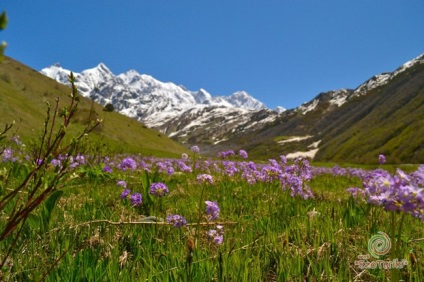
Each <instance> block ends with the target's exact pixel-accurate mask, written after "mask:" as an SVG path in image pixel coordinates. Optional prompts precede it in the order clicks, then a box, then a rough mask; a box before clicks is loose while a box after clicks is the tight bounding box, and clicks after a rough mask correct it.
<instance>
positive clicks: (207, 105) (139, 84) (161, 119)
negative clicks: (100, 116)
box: [41, 63, 284, 142]
mask: <svg viewBox="0 0 424 282" xmlns="http://www.w3.org/2000/svg"><path fill="white" fill-rule="evenodd" d="M41 73H42V74H44V75H46V76H48V77H50V78H52V79H55V80H56V81H58V82H60V83H63V84H69V82H68V76H69V74H70V70H67V69H64V68H62V67H61V66H60V65H58V64H55V65H52V66H50V67H48V68H44V69H42V70H41ZM74 77H75V84H76V86H77V88H78V90H79V91H80V93H81V95H82V96H84V97H89V98H91V99H93V100H94V101H96V102H98V103H99V104H101V105H103V106H104V105H106V104H109V103H110V104H112V105H113V106H114V108H115V110H116V111H118V112H120V113H121V114H124V115H127V116H129V117H131V118H134V119H137V120H138V121H140V122H143V123H145V124H146V125H147V126H149V127H153V128H156V129H159V130H160V131H162V132H163V133H166V134H168V135H169V136H173V137H174V138H176V139H179V137H182V138H183V137H187V138H189V137H190V136H189V135H190V132H192V131H193V130H194V128H196V129H199V127H204V128H205V130H206V131H207V130H208V129H209V128H211V127H214V126H218V127H221V128H220V129H219V130H214V134H215V135H213V134H212V133H210V134H212V135H210V136H208V138H209V139H208V140H209V141H210V142H220V141H221V140H222V139H225V138H227V137H226V136H227V135H228V134H230V133H231V130H233V129H234V127H237V126H239V125H241V124H244V125H245V124H247V123H248V122H250V121H252V122H253V120H252V119H251V117H252V116H253V115H255V113H257V112H262V111H265V112H267V113H269V115H263V116H262V115H261V117H262V119H263V122H269V121H270V120H274V119H275V118H276V116H277V115H278V112H277V111H271V110H269V109H267V107H266V106H265V105H264V104H263V103H262V102H260V101H259V100H257V99H255V98H253V97H252V96H250V95H249V94H248V93H247V92H245V91H238V92H235V93H233V94H232V95H230V96H217V97H213V96H212V95H211V94H210V93H208V92H207V91H206V90H204V89H199V90H198V91H189V90H187V89H186V88H185V87H184V86H181V85H176V84H174V83H172V82H161V81H159V80H157V79H155V78H154V77H152V76H150V75H146V74H139V73H138V72H137V71H135V70H129V71H127V72H125V73H122V74H119V75H114V74H113V73H112V72H111V71H110V69H109V68H108V67H107V66H106V65H105V64H103V63H100V64H99V65H97V66H96V67H94V68H92V69H87V70H84V71H82V72H81V73H74ZM278 111H279V112H281V111H284V108H279V109H278ZM215 115H216V116H215ZM218 121H219V122H218ZM262 124H263V123H262V122H261V120H255V122H254V124H253V125H251V126H252V127H254V128H258V127H260V126H261V125H262ZM230 125H231V126H230ZM245 127H246V126H243V128H245ZM246 128H247V127H246ZM201 129H202V128H200V129H199V131H201ZM200 135H201V134H200ZM200 135H199V136H200ZM199 138H200V139H202V138H203V137H199ZM183 139H185V138H183ZM184 141H185V140H182V142H184Z"/></svg>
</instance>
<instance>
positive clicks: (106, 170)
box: [102, 165, 112, 173]
mask: <svg viewBox="0 0 424 282" xmlns="http://www.w3.org/2000/svg"><path fill="white" fill-rule="evenodd" d="M102 171H103V172H107V173H112V169H111V168H110V167H109V166H107V165H105V166H104V167H103V169H102Z"/></svg>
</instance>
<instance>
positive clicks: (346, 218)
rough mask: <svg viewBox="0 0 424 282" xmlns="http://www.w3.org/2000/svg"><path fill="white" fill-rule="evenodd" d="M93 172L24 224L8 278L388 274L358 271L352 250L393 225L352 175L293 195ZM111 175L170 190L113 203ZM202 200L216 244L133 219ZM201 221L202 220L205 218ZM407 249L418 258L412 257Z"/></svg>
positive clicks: (193, 206) (407, 236) (323, 178)
mask: <svg viewBox="0 0 424 282" xmlns="http://www.w3.org/2000/svg"><path fill="white" fill-rule="evenodd" d="M96 170H97V168H96V167H92V168H86V173H84V174H81V170H80V174H79V175H81V177H79V178H75V179H74V180H72V181H70V182H67V184H66V186H65V187H64V188H63V189H62V191H63V195H61V197H60V198H59V199H58V201H57V206H56V207H55V208H54V209H53V210H52V213H51V219H50V221H49V223H48V224H47V225H46V223H45V218H43V217H42V216H41V215H42V209H38V210H37V211H36V213H35V214H34V216H32V217H31V218H30V219H29V220H28V221H27V223H26V228H25V229H24V236H23V238H22V240H21V241H19V246H18V247H17V248H16V249H15V252H14V253H13V256H12V257H11V260H10V263H9V264H7V267H5V268H4V269H3V270H2V271H3V273H4V275H8V276H6V278H7V277H9V278H10V279H11V280H12V281H13V280H18V281H32V280H38V279H40V278H41V277H42V276H43V274H44V273H48V275H47V276H46V278H45V279H46V281H118V280H119V281H146V280H148V281H190V280H191V281H304V280H305V279H306V280H308V281H353V280H355V279H360V280H362V281H382V280H387V279H388V277H390V272H389V271H387V270H366V271H364V272H361V270H360V269H358V268H355V261H357V260H358V256H359V255H366V254H368V249H367V243H368V240H369V239H370V237H371V236H372V235H373V234H375V233H376V232H377V231H383V232H386V233H389V230H388V226H389V224H388V223H389V222H390V215H389V213H387V212H385V211H383V210H380V209H377V208H370V206H368V205H366V204H364V203H359V202H358V203H355V202H354V201H352V199H351V198H349V196H348V194H347V193H346V191H345V190H346V188H348V187H352V186H360V185H361V181H360V180H359V179H357V178H350V177H347V176H333V175H320V176H316V177H314V178H313V179H312V181H311V182H310V186H311V188H312V190H313V191H314V193H315V195H316V197H315V198H314V199H309V200H303V199H300V198H293V197H291V196H290V195H289V194H288V193H287V192H285V191H282V189H281V188H280V187H279V185H278V184H277V183H269V184H266V183H258V184H255V185H253V186H250V185H248V184H246V183H245V182H244V181H241V179H240V178H239V177H232V178H229V177H227V176H220V175H217V174H214V180H215V183H214V184H213V185H209V184H198V183H197V180H196V174H190V173H189V174H176V175H173V176H168V175H166V174H157V173H151V174H145V173H143V172H140V171H136V172H131V173H121V172H115V173H114V174H113V175H109V176H108V177H107V178H102V177H100V176H99V175H98V174H97V175H96V174H93V173H89V172H90V171H92V172H94V171H96ZM95 175H96V176H95ZM101 175H103V174H101ZM146 176H149V179H147V178H146ZM118 179H126V180H127V182H128V188H129V189H131V190H132V191H134V192H142V193H143V197H144V198H145V201H147V196H148V195H147V193H144V192H145V190H146V189H145V188H146V186H147V187H148V183H149V181H154V182H159V181H160V182H164V183H166V184H167V185H168V187H169V189H170V194H169V195H167V196H166V197H165V198H163V199H161V200H162V202H160V201H158V199H153V202H152V205H151V206H150V207H149V208H148V210H147V211H146V209H145V207H144V208H143V207H141V208H136V207H132V206H130V204H129V203H128V202H127V201H121V200H120V194H121V192H122V189H121V188H118V187H117V186H116V184H115V183H116V181H117V180H118ZM146 181H147V182H146ZM143 183H144V184H143ZM202 191H203V192H202ZM200 198H202V200H200ZM203 200H212V201H217V202H218V203H219V205H220V208H221V213H220V219H219V221H220V222H221V223H222V224H223V225H224V230H225V234H224V242H223V244H222V245H220V246H216V245H214V244H213V243H212V242H211V241H209V240H208V239H207V238H206V235H205V233H206V232H207V230H208V229H209V228H213V227H214V225H212V226H210V227H201V228H198V229H196V227H195V226H190V227H183V228H181V229H176V228H173V227H172V226H168V225H163V224H161V223H159V224H143V223H140V222H141V221H142V220H143V218H144V216H145V215H147V213H149V214H150V215H155V216H157V217H160V218H165V217H166V215H167V214H170V213H172V214H181V215H183V216H185V217H186V218H187V219H188V221H189V222H190V223H194V224H195V223H196V222H198V220H199V203H200V204H201V206H200V210H201V211H203V210H204V204H203ZM313 211H315V212H317V213H316V215H315V216H312V215H311V212H313ZM2 216H5V215H4V214H3V215H2ZM405 220H406V222H405V223H404V226H405V228H404V230H402V237H401V238H402V258H405V259H407V260H408V262H409V263H410V264H409V265H408V266H407V268H405V269H403V270H402V275H403V278H404V279H406V280H407V281H408V280H409V281H420V280H422V279H423V275H422V270H423V261H422V260H421V257H422V256H423V255H424V252H423V250H424V242H423V241H422V240H419V239H422V238H423V236H424V234H423V231H422V224H423V223H422V222H421V221H419V220H417V219H414V218H412V217H410V216H407V217H406V219H405ZM201 221H202V222H207V220H206V218H205V217H204V216H203V217H202V219H201ZM131 222H139V223H138V224H136V223H131ZM197 230H198V231H199V234H200V235H199V237H198V242H197V246H196V247H195V248H194V250H193V258H192V262H191V263H190V264H188V260H187V256H188V254H189V250H188V248H187V242H188V241H189V240H190V238H197V237H196V234H197V233H196V232H197ZM5 244H6V245H7V242H5ZM3 247H4V246H3ZM410 250H413V252H414V254H415V256H416V257H417V258H418V262H417V263H414V264H412V262H411V261H410V260H409V251H410ZM29 254H30V255H29ZM52 265H54V268H53V269H51V270H50V267H51V266H52Z"/></svg>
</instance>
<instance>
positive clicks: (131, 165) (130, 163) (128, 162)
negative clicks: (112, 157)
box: [118, 158, 137, 171]
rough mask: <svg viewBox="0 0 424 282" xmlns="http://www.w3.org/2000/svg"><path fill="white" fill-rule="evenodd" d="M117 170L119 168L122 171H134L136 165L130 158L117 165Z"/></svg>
mask: <svg viewBox="0 0 424 282" xmlns="http://www.w3.org/2000/svg"><path fill="white" fill-rule="evenodd" d="M118 168H120V169H121V170H123V171H125V170H127V169H130V170H135V169H136V168H137V163H136V162H135V161H134V160H133V159H131V158H125V159H123V160H122V162H121V163H120V164H119V165H118Z"/></svg>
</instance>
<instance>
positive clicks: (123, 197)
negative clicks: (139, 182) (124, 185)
mask: <svg viewBox="0 0 424 282" xmlns="http://www.w3.org/2000/svg"><path fill="white" fill-rule="evenodd" d="M130 193H131V190H130V189H125V190H124V191H123V192H122V194H121V199H122V200H123V199H126V198H127V197H128V195H129V194H130Z"/></svg>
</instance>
